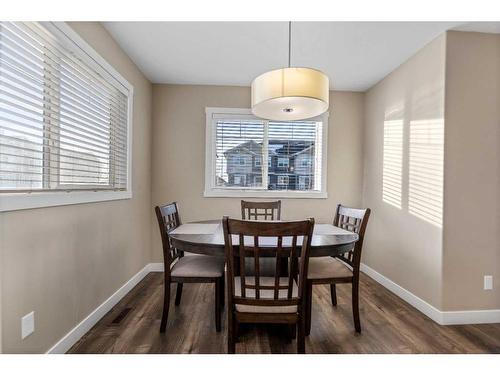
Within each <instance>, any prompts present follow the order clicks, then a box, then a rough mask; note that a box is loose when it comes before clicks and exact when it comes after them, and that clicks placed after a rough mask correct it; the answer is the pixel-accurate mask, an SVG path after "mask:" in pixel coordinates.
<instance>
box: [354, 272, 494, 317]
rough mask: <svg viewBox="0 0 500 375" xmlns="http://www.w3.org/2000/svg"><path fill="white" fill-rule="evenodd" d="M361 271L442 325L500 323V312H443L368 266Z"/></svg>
mask: <svg viewBox="0 0 500 375" xmlns="http://www.w3.org/2000/svg"><path fill="white" fill-rule="evenodd" d="M360 269H361V271H362V272H363V273H365V274H366V275H368V276H369V277H371V278H372V279H373V280H375V281H376V282H378V283H379V284H381V285H382V286H384V287H385V288H387V289H389V290H390V291H391V292H393V293H394V294H395V295H397V296H398V297H399V298H401V299H402V300H404V301H406V302H408V303H409V304H410V305H412V306H413V307H415V308H416V309H417V310H419V311H420V312H421V313H423V314H425V315H427V316H428V317H429V318H431V319H432V320H434V321H435V322H436V323H438V324H441V325H454V324H482V323H500V310H467V311H441V310H438V309H437V308H436V307H434V306H432V305H431V304H430V303H428V302H426V301H424V300H423V299H421V298H420V297H417V296H416V295H415V294H413V293H411V292H409V291H408V290H406V289H405V288H403V287H401V286H399V285H398V284H396V283H395V282H394V281H392V280H390V279H388V278H387V277H385V276H384V275H382V274H380V273H378V272H377V271H375V270H374V269H373V268H370V267H369V266H367V265H366V264H363V263H362V264H361V267H360Z"/></svg>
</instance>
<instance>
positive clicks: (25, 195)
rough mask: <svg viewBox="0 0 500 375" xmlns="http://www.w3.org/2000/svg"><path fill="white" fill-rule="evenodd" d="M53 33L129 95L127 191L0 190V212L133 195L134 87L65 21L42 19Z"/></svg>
mask: <svg viewBox="0 0 500 375" xmlns="http://www.w3.org/2000/svg"><path fill="white" fill-rule="evenodd" d="M41 23H42V24H43V25H44V26H45V27H46V28H47V29H48V30H50V31H51V32H53V33H55V34H60V35H65V36H66V37H67V38H69V39H70V40H71V41H72V42H73V43H74V44H72V43H68V44H67V47H69V48H72V49H74V50H77V51H78V50H82V51H83V52H85V54H86V55H85V54H84V55H83V56H80V57H83V58H84V59H85V60H86V62H87V63H89V64H91V65H94V66H99V67H100V68H101V69H104V71H105V72H106V73H107V74H109V75H110V76H111V77H113V78H114V79H116V80H117V81H118V82H120V84H122V85H123V88H122V90H123V92H124V93H126V94H127V95H128V118H127V139H128V145H127V169H128V171H127V188H126V190H103V191H101V190H86V191H78V190H72V191H54V192H51V191H43V192H20V193H0V212H6V211H15V210H26V209H31V208H42V207H53V206H65V205H71V204H81V203H92V202H104V201H112V200H121V199H131V198H132V115H133V113H132V108H133V97H134V87H133V86H132V85H131V84H130V83H129V82H128V81H127V80H126V79H125V78H124V77H123V76H122V75H121V74H120V73H118V71H117V70H116V69H115V68H113V67H112V66H111V65H110V64H109V63H108V62H107V61H106V60H105V59H104V58H103V57H102V56H101V55H99V54H98V53H97V52H96V51H95V50H94V49H93V48H92V47H91V46H90V45H89V44H88V43H87V42H86V41H85V40H84V39H83V38H82V37H81V36H80V35H79V34H78V33H77V32H76V31H74V30H73V29H72V28H71V27H70V26H68V25H67V24H66V23H65V22H41Z"/></svg>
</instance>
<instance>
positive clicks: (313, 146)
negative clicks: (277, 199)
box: [206, 113, 326, 196]
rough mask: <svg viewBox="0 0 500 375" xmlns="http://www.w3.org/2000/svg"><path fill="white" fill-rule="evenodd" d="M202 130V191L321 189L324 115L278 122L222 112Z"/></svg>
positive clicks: (209, 120) (322, 188) (314, 190)
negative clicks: (206, 156) (204, 136)
mask: <svg viewBox="0 0 500 375" xmlns="http://www.w3.org/2000/svg"><path fill="white" fill-rule="evenodd" d="M212 116H214V115H213V114H212ZM207 126H209V127H210V128H209V129H208V130H209V133H210V134H212V136H210V137H209V138H207V140H211V142H213V143H211V144H207V149H208V150H212V155H210V156H211V159H210V158H209V159H207V179H209V180H208V181H207V182H208V186H207V191H208V193H210V191H217V192H219V193H220V192H224V191H226V192H232V193H235V192H238V191H240V192H243V191H244V192H254V193H255V194H256V196H258V195H259V194H258V193H259V192H290V193H294V192H295V193H301V192H302V193H303V192H310V193H315V192H316V193H320V192H323V191H324V188H325V187H324V180H323V177H324V171H323V169H324V168H323V167H324V165H323V164H324V162H323V152H324V151H323V148H324V142H323V137H324V135H323V134H324V130H325V129H324V117H321V118H315V119H310V120H301V121H291V122H278V121H267V120H263V119H258V118H254V117H252V116H251V115H249V114H243V115H241V116H238V115H236V114H227V115H225V114H224V113H222V114H217V115H215V116H214V117H213V118H211V119H208V121H207ZM325 126H326V124H325ZM262 160H267V161H268V162H267V163H266V164H263V163H262ZM211 163H212V164H211ZM207 191H206V194H207ZM276 194H277V193H276Z"/></svg>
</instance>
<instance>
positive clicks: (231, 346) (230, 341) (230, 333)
mask: <svg viewBox="0 0 500 375" xmlns="http://www.w3.org/2000/svg"><path fill="white" fill-rule="evenodd" d="M235 327H236V322H235V321H234V316H233V313H232V312H231V311H228V314H227V353H228V354H234V353H235V352H236V338H235V335H236V332H235Z"/></svg>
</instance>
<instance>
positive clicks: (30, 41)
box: [0, 22, 133, 211]
mask: <svg viewBox="0 0 500 375" xmlns="http://www.w3.org/2000/svg"><path fill="white" fill-rule="evenodd" d="M132 90H133V89H132V87H131V86H130V84H129V83H128V82H127V81H125V80H124V79H123V78H122V77H121V76H120V75H119V74H118V73H117V72H116V71H114V69H113V68H112V67H111V66H109V65H108V64H107V63H106V62H105V61H104V60H103V59H102V58H101V57H100V56H99V55H97V54H96V53H95V52H94V51H93V50H92V49H91V48H90V47H89V46H88V45H87V44H86V43H85V42H84V41H83V40H82V39H81V38H80V37H79V36H78V35H77V34H76V33H75V32H74V31H73V30H72V29H71V28H70V27H68V26H66V25H65V24H64V23H51V22H40V23H39V22H0V194H1V195H0V197H1V198H2V200H1V202H2V203H1V204H0V210H1V211H5V210H10V209H19V208H30V207H42V206H47V205H59V204H70V203H82V202H87V201H98V200H108V199H123V198H129V197H130V196H131V191H130V186H131V185H130V170H129V164H130V160H129V158H130V155H129V151H130V147H129V145H130V139H129V138H130V137H129V133H130V129H129V122H130V110H131V100H132V96H133V95H132ZM62 192H63V193H62ZM66 192H71V193H73V194H66ZM23 193H24V194H23ZM26 193H40V194H26ZM58 197H60V199H59V198H58Z"/></svg>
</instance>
